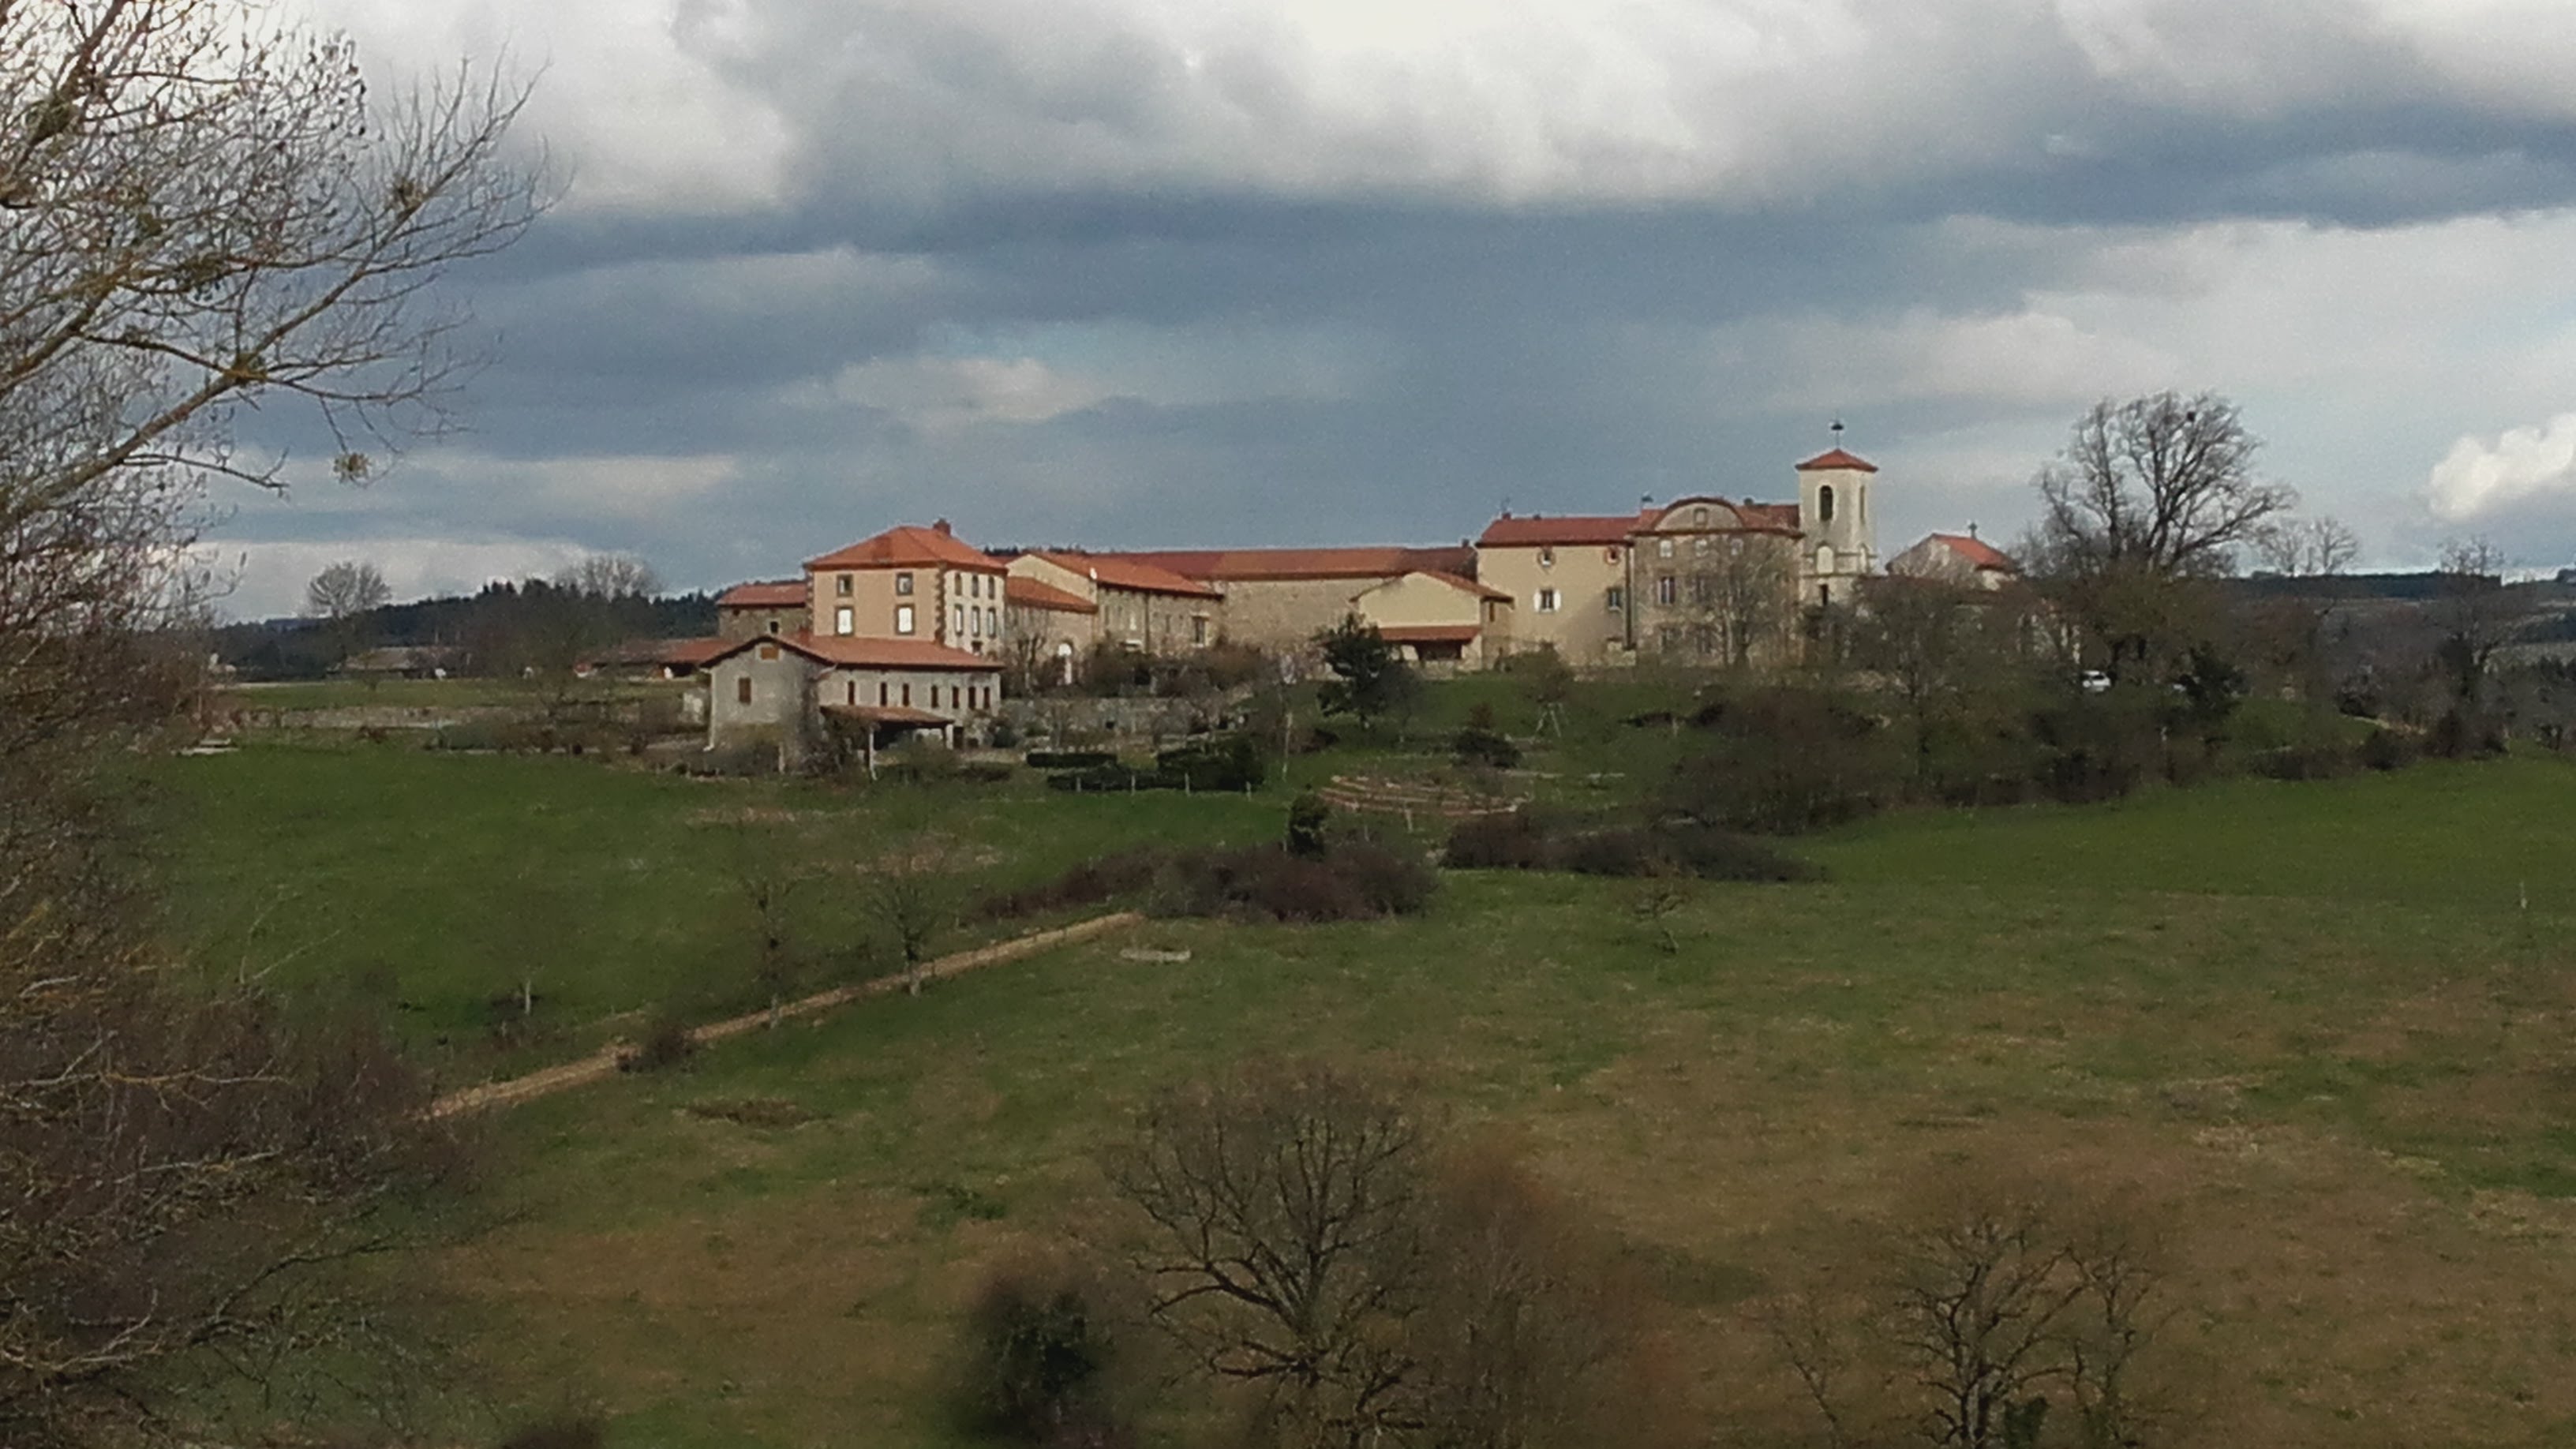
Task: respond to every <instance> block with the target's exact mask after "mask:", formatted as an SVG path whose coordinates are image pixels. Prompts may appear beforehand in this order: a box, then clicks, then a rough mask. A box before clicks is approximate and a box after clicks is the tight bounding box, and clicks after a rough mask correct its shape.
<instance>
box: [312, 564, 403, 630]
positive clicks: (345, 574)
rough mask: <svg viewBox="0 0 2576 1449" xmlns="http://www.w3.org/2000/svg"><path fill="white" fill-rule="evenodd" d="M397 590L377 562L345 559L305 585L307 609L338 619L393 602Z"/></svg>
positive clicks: (320, 615) (315, 576)
mask: <svg viewBox="0 0 2576 1449" xmlns="http://www.w3.org/2000/svg"><path fill="white" fill-rule="evenodd" d="M393 596H394V593H393V590H392V589H390V588H388V587H386V585H385V576H384V574H383V573H382V572H380V571H379V570H378V569H377V568H376V566H375V565H374V564H371V563H362V562H359V561H356V560H353V559H343V560H341V561H340V562H338V563H335V564H332V565H330V566H329V567H327V568H325V569H323V570H322V572H320V573H318V574H315V575H314V576H313V577H312V578H310V579H308V580H306V581H305V584H304V612H305V613H307V614H309V615H311V616H312V617H314V618H316V619H324V620H329V621H333V622H337V621H339V620H342V619H346V618H349V617H351V616H352V615H356V614H363V613H365V612H367V611H368V610H369V609H381V608H383V607H384V606H385V605H386V604H388V603H391V602H392V601H393Z"/></svg>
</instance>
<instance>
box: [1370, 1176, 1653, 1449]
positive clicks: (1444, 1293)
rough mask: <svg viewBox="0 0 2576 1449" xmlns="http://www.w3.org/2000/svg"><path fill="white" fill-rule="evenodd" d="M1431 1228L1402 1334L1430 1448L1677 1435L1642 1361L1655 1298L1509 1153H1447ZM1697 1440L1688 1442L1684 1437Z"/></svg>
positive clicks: (1514, 1447)
mask: <svg viewBox="0 0 2576 1449" xmlns="http://www.w3.org/2000/svg"><path fill="white" fill-rule="evenodd" d="M1429 1206H1430V1215H1429V1217H1428V1219H1427V1229H1428V1230H1427V1233H1426V1243H1427V1245H1428V1250H1429V1251H1428V1254H1427V1258H1426V1267H1427V1278H1428V1284H1429V1291H1428V1292H1427V1293H1426V1295H1425V1296H1424V1306H1423V1309H1422V1311H1421V1312H1419V1313H1417V1314H1416V1315H1414V1316H1413V1318H1412V1319H1411V1320H1410V1322H1409V1323H1408V1324H1407V1325H1406V1327H1407V1329H1408V1331H1407V1333H1406V1341H1407V1342H1408V1343H1409V1345H1410V1346H1411V1348H1412V1351H1413V1353H1414V1355H1415V1357H1416V1359H1417V1360H1418V1367H1417V1369H1416V1370H1415V1372H1414V1375H1413V1377H1414V1380H1415V1382H1414V1384H1413V1386H1412V1388H1411V1397H1412V1398H1413V1400H1414V1402H1415V1403H1417V1404H1418V1405H1419V1409H1418V1412H1417V1414H1416V1416H1415V1417H1417V1418H1418V1419H1419V1421H1420V1423H1421V1426H1422V1427H1421V1430H1420V1432H1419V1434H1418V1435H1417V1436H1416V1437H1415V1440H1414V1442H1417V1443H1420V1444H1422V1445H1424V1446H1436V1449H1547V1446H1555V1445H1567V1444H1620V1445H1631V1446H1641V1449H1642V1446H1644V1445H1647V1444H1650V1443H1654V1442H1657V1441H1659V1440H1660V1439H1661V1438H1663V1437H1664V1436H1665V1435H1666V1434H1668V1433H1670V1431H1671V1430H1673V1429H1674V1428H1676V1427H1677V1425H1676V1424H1674V1423H1672V1422H1670V1421H1669V1420H1668V1419H1667V1418H1666V1416H1662V1415H1658V1414H1657V1413H1655V1412H1654V1409H1655V1406H1657V1405H1658V1404H1660V1403H1667V1402H1669V1401H1670V1399H1671V1397H1672V1396H1671V1395H1670V1394H1669V1393H1667V1392H1659V1389H1661V1388H1662V1387H1663V1386H1659V1385H1656V1384H1653V1383H1652V1382H1651V1381H1650V1380H1649V1378H1648V1376H1647V1372H1646V1371H1647V1369H1648V1368H1649V1363H1648V1360H1647V1358H1646V1356H1645V1355H1644V1353H1643V1352H1642V1350H1643V1346H1644V1345H1643V1339H1644V1338H1645V1336H1646V1324H1645V1322H1644V1321H1643V1320H1642V1318H1641V1314H1642V1312H1643V1310H1644V1309H1645V1306H1646V1305H1647V1304H1649V1303H1651V1302H1652V1301H1653V1291H1652V1289H1651V1288H1650V1287H1649V1286H1648V1285H1646V1284H1644V1283H1641V1282H1638V1281H1635V1279H1634V1278H1633V1276H1632V1275H1630V1274H1628V1273H1626V1272H1623V1271H1622V1270H1621V1268H1620V1267H1619V1265H1618V1264H1617V1263H1616V1262H1615V1261H1614V1259H1613V1257H1612V1255H1611V1254H1610V1253H1609V1252H1608V1251H1607V1250H1605V1248H1604V1247H1602V1246H1601V1245H1600V1244H1599V1242H1598V1241H1597V1240H1596V1238H1595V1237H1594V1235H1593V1234H1592V1233H1591V1232H1590V1231H1588V1229H1587V1225H1586V1224H1585V1223H1584V1222H1583V1221H1582V1219H1581V1218H1580V1217H1579V1216H1578V1215H1577V1214H1576V1212H1575V1211H1574V1209H1573V1207H1572V1205H1571V1204H1569V1203H1567V1202H1565V1201H1564V1200H1563V1199H1561V1198H1559V1197H1558V1196H1557V1195H1556V1194H1555V1193H1553V1192H1551V1191H1549V1190H1548V1189H1547V1187H1546V1186H1545V1185H1543V1184H1542V1183H1540V1182H1539V1181H1538V1180H1537V1179H1536V1178H1534V1177H1532V1176H1531V1175H1530V1173H1529V1172H1528V1171H1527V1170H1526V1169H1524V1168H1523V1167H1522V1166H1521V1165H1520V1164H1519V1163H1518V1162H1517V1161H1515V1160H1514V1159H1513V1158H1512V1157H1511V1156H1510V1155H1508V1154H1507V1153H1504V1152H1502V1151H1499V1150H1494V1149H1491V1148H1488V1149H1485V1150H1481V1151H1470V1152H1467V1153H1464V1154H1454V1155H1451V1156H1450V1157H1448V1159H1447V1160H1445V1161H1444V1162H1443V1163H1442V1164H1441V1167H1440V1170H1439V1173H1438V1175H1437V1177H1436V1178H1435V1180H1434V1183H1433V1189H1432V1192H1431V1194H1430V1200H1429ZM1691 1437H1692V1438H1693V1439H1694V1440H1696V1437H1697V1436H1696V1434H1693V1435H1692V1436H1691Z"/></svg>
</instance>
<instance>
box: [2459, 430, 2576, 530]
mask: <svg viewBox="0 0 2576 1449" xmlns="http://www.w3.org/2000/svg"><path fill="white" fill-rule="evenodd" d="M2552 494H2557V495H2565V496H2568V497H2569V498H2571V499H2576V413H2560V414H2559V415H2558V416H2556V417H2554V418H2552V419H2550V420H2549V421H2548V422H2547V423H2546V424H2544V425H2542V426H2540V427H2536V428H2509V429H2507V430H2506V431H2505V432H2504V433H2503V434H2502V435H2501V436H2499V437H2498V438H2497V439H2496V440H2495V441H2494V442H2493V443H2488V442H2484V441H2482V440H2480V439H2478V438H2474V437H2468V438H2462V439H2460V440H2459V442H2457V443H2455V444H2453V445H2452V447H2451V451H2450V453H2449V454H2448V455H2447V456H2445V457H2444V458H2443V459H2442V461H2441V462H2439V463H2437V464H2435V465H2434V466H2433V476H2432V478H2431V480H2430V481H2429V482H2427V484H2426V485H2425V502H2426V503H2427V504H2428V505H2429V506H2430V507H2431V508H2432V510H2433V516H2434V517H2436V518H2438V519H2441V520H2442V521H2444V522H2446V523H2468V522H2472V521H2475V520H2477V519H2479V518H2483V517H2486V516H2487V515H2489V514H2492V513H2495V512H2497V511H2499V510H2501V509H2503V508H2506V507H2509V506H2510V505H2512V504H2515V503H2520V502H2523V501H2525V500H2528V499H2532V498H2537V497H2543V496H2547V495H2552Z"/></svg>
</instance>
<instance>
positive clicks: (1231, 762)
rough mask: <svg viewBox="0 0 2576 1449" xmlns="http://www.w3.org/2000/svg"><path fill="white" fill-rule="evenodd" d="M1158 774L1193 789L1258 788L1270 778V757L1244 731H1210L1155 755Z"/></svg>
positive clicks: (1155, 766)
mask: <svg viewBox="0 0 2576 1449" xmlns="http://www.w3.org/2000/svg"><path fill="white" fill-rule="evenodd" d="M1154 768H1155V772H1156V773H1157V774H1162V775H1167V776H1172V777H1174V778H1177V779H1178V780H1180V781H1181V782H1182V783H1183V784H1184V785H1186V786H1187V787H1188V788H1189V789H1192V790H1258V789H1260V788H1261V786H1262V784H1263V782H1264V781H1266V780H1268V779H1269V778H1270V765H1269V761H1267V760H1265V759H1263V758H1262V755H1261V747H1260V746H1259V745H1258V744H1256V743H1254V741H1253V739H1252V737H1251V736H1250V735H1246V734H1222V735H1211V736H1209V737H1208V738H1206V739H1204V740H1195V741H1192V742H1191V743H1189V744H1186V745H1182V746H1180V747H1178V748H1176V749H1169V750H1165V751H1163V752H1162V753H1161V754H1160V755H1157V756H1155V757H1154Z"/></svg>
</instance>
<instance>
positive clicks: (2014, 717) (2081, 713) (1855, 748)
mask: <svg viewBox="0 0 2576 1449" xmlns="http://www.w3.org/2000/svg"><path fill="white" fill-rule="evenodd" d="M2218 672H2219V671H2217V670H2216V669H2215V667H2214V666H2213V667H2212V668H2211V669H2209V670H2206V671H2203V673H2205V674H2209V675H2212V676H2215V675H2216V674H2217V673H2218ZM2200 677H2201V676H2200V675H2195V676H2193V678H2195V679H2198V678H2200ZM1885 703H1886V702H1885V701H1883V700H1879V699H1874V698H1872V697H1869V696H1865V695H1860V694H1856V693H1843V692H1838V691H1836V690H1834V689H1832V688H1829V687H1824V686H1815V685H1796V684H1780V685H1764V686H1754V687H1747V688H1742V689H1736V690H1730V691H1728V692H1726V693H1723V694H1721V695H1718V696H1716V697H1715V698H1711V699H1707V700H1705V701H1703V702H1702V703H1701V704H1699V705H1698V706H1697V707H1696V708H1694V709H1692V710H1690V711H1686V712H1681V713H1678V714H1673V715H1667V716H1657V717H1656V718H1655V719H1653V720H1650V721H1646V722H1648V723H1656V724H1658V725H1659V727H1665V728H1672V729H1679V730H1686V731H1687V732H1688V735H1689V739H1690V743H1689V746H1688V748H1687V750H1686V752H1685V754H1684V755H1683V756H1682V758H1681V759H1680V760H1679V762H1678V763H1677V764H1676V765H1675V766H1674V768H1673V770H1672V773H1671V774H1670V776H1669V777H1668V778H1667V780H1666V782H1665V785H1664V789H1663V790H1662V792H1661V793H1660V795H1659V796H1658V798H1657V800H1656V802H1655V803H1656V804H1657V806H1658V807H1659V808H1661V809H1662V810H1664V811H1666V812H1668V813H1670V814H1673V815H1677V816H1681V817H1683V818H1686V819H1689V820H1692V821H1695V822H1698V823H1699V824H1702V825H1706V826H1712V827H1716V828H1720V829H1724V830H1733V831H1742V832H1747V833H1752V834H1758V835H1795V834H1800V833H1804V832H1807V831H1812V830H1822V829H1829V828H1831V827H1833V826H1836V825H1840V824H1844V823H1846V822H1849V821H1852V820H1857V819H1862V818H1865V817H1867V816H1869V815H1872V814H1875V813H1877V812H1879V811H1882V810H1885V809H1889V808H1891V807H1894V806H1897V805H1902V804H1909V803H1922V804H1943V805H1955V806H1991V805H2018V804H2026V803H2032V802H2038V801H2051V802H2056V803H2061V804H2086V803H2094V802H2099V801H2107V800H2117V799H2121V798H2124V797H2126V796H2128V795H2130V794H2132V793H2134V792H2136V791H2137V790H2139V789H2142V788H2144V787H2146V786H2147V785H2149V784H2151V783H2155V782H2164V783H2170V784H2176V785H2192V784H2197V783H2200V782H2201V781H2203V780H2206V779H2209V778H2211V777H2213V776H2217V775H2222V774H2230V773H2248V774H2256V775H2263V776H2268V777H2270V778H2273V779H2281V780H2321V779H2331V778H2336V777H2339V776H2345V775H2351V774H2356V773H2359V772H2360V771H2362V770H2365V769H2369V770H2394V769H2400V768H2403V767H2405V766H2407V765H2410V764H2412V763H2414V762H2415V761H2416V760H2417V759H2419V758H2421V757H2422V756H2423V755H2424V754H2425V753H2427V752H2432V753H2441V752H2442V751H2443V750H2444V749H2445V748H2446V746H2447V745H2448V744H2450V743H2451V742H2449V741H2446V740H2445V739H2444V738H2442V732H2441V731H2440V730H2438V729H2437V730H2436V731H2434V732H2433V735H2432V736H2431V737H2427V738H2424V739H2421V740H2420V741H2419V739H2418V737H2416V736H2414V735H2412V734H2408V733H2405V732H2402V731H2397V730H2391V729H2386V728H2382V729H2379V730H2377V731H2375V732H2373V733H2371V734H2369V735H2366V736H2362V737H2360V738H2354V737H2353V736H2352V735H2351V734H2350V733H2349V731H2350V728H2351V727H2350V724H2349V722H2348V721H2345V722H2338V721H2336V720H2332V719H2321V718H2318V717H2314V716H2302V715H2295V714H2293V713H2292V712H2289V711H2286V710H2284V709H2282V708H2280V707H2279V706H2277V705H2267V706H2266V707H2264V708H2255V707H2252V706H2246V707H2243V708H2240V707H2239V706H2238V704H2237V702H2236V701H2235V699H2234V696H2233V695H2232V694H2231V693H2230V692H2229V686H2228V685H2227V683H2226V681H2225V680H2223V679H2221V680H2218V682H2216V683H2213V684H2210V685H2209V686H2208V687H2207V688H2204V689H2202V690H2200V691H2199V692H2197V693H2195V692H2193V691H2191V690H2188V689H2183V688H2180V687H2175V688H2169V689H2151V688H2148V687H2145V686H2117V687H2114V688H2111V689H2109V690H2107V691H2102V692H2099V693H2095V692H2088V691H2085V690H2082V689H2079V688H2076V687H2074V686H2072V685H2068V686H2066V687H2064V688H2043V689H2034V690H2032V691H2031V692H2029V693H2027V694H2021V695H2015V694H2013V693H2011V692H2010V691H2003V690H1999V691H1998V692H1996V693H1995V694H1994V695H1992V696H1989V697H1984V698H1979V699H1974V700H1963V701H1959V702H1957V703H1956V704H1955V705H1954V706H1953V707H1952V708H1951V709H1950V711H1949V712H1947V713H1942V714H1937V715H1935V714H1926V715H1924V716H1921V717H1918V718H1915V719H1912V720H1908V719H1905V718H1903V713H1902V712H1901V711H1900V712H1899V713H1898V715H1897V716H1896V717H1890V716H1889V715H1887V714H1885V713H1881V712H1879V711H1880V710H1881V709H1882V708H1883V707H1884V705H1885ZM2474 748H2475V744H2474V742H2472V743H2471V744H2470V745H2469V746H2467V747H2465V748H2463V750H2462V751H2461V752H2463V753H2469V752H2474Z"/></svg>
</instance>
